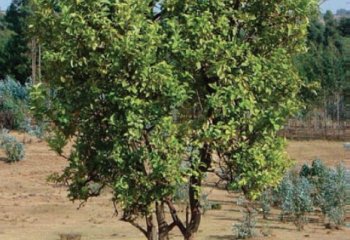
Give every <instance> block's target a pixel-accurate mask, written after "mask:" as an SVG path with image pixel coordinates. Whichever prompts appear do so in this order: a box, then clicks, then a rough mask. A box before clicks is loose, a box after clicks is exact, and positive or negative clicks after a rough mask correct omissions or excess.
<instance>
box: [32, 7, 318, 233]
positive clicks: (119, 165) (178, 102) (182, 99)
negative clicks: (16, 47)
mask: <svg viewBox="0 0 350 240" xmlns="http://www.w3.org/2000/svg"><path fill="white" fill-rule="evenodd" d="M34 4H35V5H34V8H35V9H34V11H35V14H34V16H33V19H32V26H31V29H32V31H33V32H34V33H35V34H36V36H38V39H39V42H40V44H42V47H43V50H44V51H43V57H44V59H43V62H44V63H45V65H44V66H43V80H44V83H43V84H41V85H38V86H35V87H34V88H33V91H32V93H31V97H32V109H33V110H34V111H35V115H36V116H38V117H39V118H40V119H44V120H48V121H49V122H50V124H51V125H52V126H53V127H54V129H55V131H52V133H51V134H52V135H53V136H52V139H56V140H55V141H54V144H51V145H52V146H54V149H55V150H56V151H57V152H59V153H62V148H63V147H64V145H65V143H67V142H68V140H73V141H74V147H73V149H72V152H71V154H70V156H69V163H70V164H69V166H68V167H67V168H66V170H65V172H64V174H63V175H64V178H65V179H66V180H69V183H70V188H69V189H70V194H69V196H70V198H71V199H73V200H75V199H81V200H87V199H88V198H89V197H91V196H95V194H91V192H90V191H89V187H88V186H89V184H91V183H99V184H101V186H109V187H111V188H112V189H113V194H114V201H115V202H117V203H119V204H120V205H121V207H122V208H123V210H124V212H125V213H126V214H135V215H136V216H139V215H143V216H146V217H147V216H150V212H151V211H152V209H153V208H154V204H155V203H156V202H162V203H164V202H165V203H168V204H169V201H170V200H171V201H173V199H174V196H175V193H176V191H177V186H179V185H181V184H189V188H188V191H189V192H188V198H189V202H190V204H191V205H192V207H191V210H192V217H193V218H194V220H193V221H190V223H189V226H188V228H187V229H186V230H183V229H182V232H186V231H187V232H186V233H185V235H186V234H187V235H190V234H191V232H188V231H196V229H198V225H197V226H196V225H193V224H199V223H198V221H199V219H200V218H199V217H198V213H199V208H200V203H199V199H200V197H199V196H200V188H201V185H202V181H203V179H204V176H205V173H206V172H207V171H208V170H209V169H210V168H211V167H213V168H214V169H215V170H216V166H214V165H215V163H214V161H213V158H212V156H213V155H214V153H217V154H218V156H219V157H220V160H219V163H220V166H221V170H220V172H221V174H220V177H221V178H222V179H223V180H225V181H226V183H227V185H228V186H229V187H230V188H231V189H238V190H242V191H243V192H244V193H245V194H246V195H247V196H249V197H250V198H256V197H257V196H258V195H259V194H260V192H261V191H262V190H263V189H265V187H266V186H269V185H276V184H277V183H278V181H279V180H280V179H281V177H282V176H283V172H284V171H285V169H286V168H287V167H288V166H289V164H288V160H287V157H286V155H285V154H284V150H283V148H284V141H283V140H281V139H280V138H278V136H277V132H278V130H280V129H281V127H282V126H283V124H284V122H285V120H286V119H287V118H288V117H289V116H290V115H291V114H293V113H294V112H296V110H297V109H298V107H299V102H298V101H297V99H296V97H297V95H298V92H299V89H300V83H301V82H300V79H299V77H298V75H297V74H296V71H295V69H294V67H293V62H292V56H294V55H295V54H296V53H299V52H302V51H304V50H305V47H304V37H305V35H306V30H307V29H306V27H307V21H308V18H307V16H308V15H309V12H310V11H311V10H313V8H314V5H315V1H309V0H283V1H280V2H278V3H276V2H274V1H262V0H253V1H244V2H242V3H240V1H238V2H237V3H236V4H233V3H232V1H226V0H220V1H182V0H181V1H180V0H165V1H159V2H158V1H139V0H137V1H136V0H126V1H112V0H107V1H105V0H97V1H68V0H62V1H55V0H36V1H34ZM276 13H278V14H276ZM50 90H53V91H54V94H51V92H50ZM47 103H49V104H47ZM184 163H186V164H184ZM169 199H170V200H169ZM169 205H171V204H169ZM127 219H133V218H130V217H129V218H127ZM177 224H178V223H177ZM178 225H179V226H181V225H180V224H178Z"/></svg>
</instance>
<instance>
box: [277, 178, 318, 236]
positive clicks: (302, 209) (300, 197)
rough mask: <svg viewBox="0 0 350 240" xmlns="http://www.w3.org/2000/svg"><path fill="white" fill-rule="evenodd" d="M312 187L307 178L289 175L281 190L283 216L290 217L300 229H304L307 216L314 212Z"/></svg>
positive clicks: (284, 180)
mask: <svg viewBox="0 0 350 240" xmlns="http://www.w3.org/2000/svg"><path fill="white" fill-rule="evenodd" d="M312 189H313V187H312V185H311V184H310V182H309V181H308V179H307V178H305V177H300V176H298V175H296V174H293V173H288V174H287V175H286V176H285V177H284V179H283V181H282V183H281V185H280V188H279V194H280V197H281V208H282V216H289V217H290V218H291V219H292V220H293V221H294V223H295V225H296V226H297V227H298V230H302V229H303V228H304V224H305V223H306V222H307V216H306V214H307V213H308V212H311V211H312V210H313V201H312V197H311V193H312Z"/></svg>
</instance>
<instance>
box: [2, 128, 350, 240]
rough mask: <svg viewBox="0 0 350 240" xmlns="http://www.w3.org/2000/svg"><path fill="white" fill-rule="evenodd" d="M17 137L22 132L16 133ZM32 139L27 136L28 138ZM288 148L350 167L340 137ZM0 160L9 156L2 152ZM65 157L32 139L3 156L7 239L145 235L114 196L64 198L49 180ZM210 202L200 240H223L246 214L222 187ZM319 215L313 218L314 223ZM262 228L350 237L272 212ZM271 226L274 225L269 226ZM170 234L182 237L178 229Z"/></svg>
mask: <svg viewBox="0 0 350 240" xmlns="http://www.w3.org/2000/svg"><path fill="white" fill-rule="evenodd" d="M16 137H17V138H18V139H23V135H18V134H16ZM27 140H28V138H27ZM288 152H289V154H290V156H291V157H292V158H294V159H296V160H297V162H298V163H303V162H304V161H308V162H311V161H312V160H313V159H315V158H316V157H319V158H321V159H323V160H324V161H325V162H326V163H327V164H328V165H334V164H336V163H338V162H340V161H342V160H343V159H345V164H346V165H347V167H350V152H347V151H345V150H344V148H343V143H341V142H325V141H308V142H293V141H291V142H289V145H288ZM0 158H1V159H4V158H5V155H4V154H3V153H1V155H0ZM65 164H66V162H65V160H63V159H61V158H59V157H57V156H56V155H55V154H54V153H53V152H51V151H49V150H48V147H47V145H46V144H45V143H43V142H38V141H37V140H33V141H31V142H30V143H27V144H26V159H25V160H24V161H21V162H19V163H16V164H7V163H5V162H3V161H0V179H1V181H0V209H1V210H0V239H4V240H60V239H65V237H66V236H69V235H71V236H74V235H76V234H78V235H79V234H81V235H82V238H81V239H82V240H112V239H113V240H117V239H118V240H119V239H120V240H127V239H129V240H134V239H143V236H142V235H141V234H140V233H139V232H138V231H137V230H135V229H134V228H133V227H131V226H130V225H129V224H127V223H123V222H121V221H118V218H117V217H115V216H114V213H113V207H112V203H111V202H110V201H109V199H110V196H109V194H108V193H104V194H103V196H102V197H100V198H97V199H93V200H91V201H89V203H88V204H87V205H86V206H85V207H83V208H81V209H80V210H77V208H78V206H79V203H71V202H70V201H69V200H67V198H66V191H65V189H64V188H63V187H58V186H54V185H52V184H49V183H47V182H46V178H47V176H48V175H49V174H51V173H53V172H56V171H60V170H62V169H63V168H64V166H65ZM206 191H207V192H209V193H210V194H209V199H210V200H211V201H215V202H220V203H221V204H222V209H221V210H211V211H207V212H206V214H205V216H204V219H203V222H202V225H201V229H200V231H199V234H198V237H197V239H199V240H202V239H214V240H215V239H216V240H225V239H233V238H232V224H233V223H236V222H238V221H239V219H240V218H241V216H242V214H241V213H240V211H239V208H238V207H235V206H234V205H233V204H232V203H234V199H235V196H232V195H229V194H227V193H226V192H225V191H222V190H218V189H209V188H207V189H206ZM314 220H317V217H313V218H312V219H311V222H314ZM257 226H258V231H260V232H262V233H266V232H271V233H272V235H271V236H270V237H266V238H262V237H261V238H259V239H283V240H296V239H315V240H316V239H317V240H322V239H337V240H345V239H349V234H350V230H348V229H346V228H344V229H342V230H338V231H330V230H326V229H325V228H324V227H323V226H322V225H321V224H320V223H317V221H315V223H310V224H308V225H307V227H306V230H305V231H303V232H298V231H296V228H295V226H294V225H293V224H290V223H281V222H279V221H278V212H277V211H273V214H272V216H271V217H270V220H268V221H265V222H264V221H263V220H259V222H258V224H257ZM268 229H270V230H268ZM172 239H182V238H181V235H180V233H177V232H176V231H175V232H174V234H173V235H172Z"/></svg>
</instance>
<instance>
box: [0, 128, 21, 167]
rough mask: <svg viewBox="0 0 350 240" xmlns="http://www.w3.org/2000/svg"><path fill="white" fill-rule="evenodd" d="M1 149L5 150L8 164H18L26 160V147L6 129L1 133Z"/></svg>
mask: <svg viewBox="0 0 350 240" xmlns="http://www.w3.org/2000/svg"><path fill="white" fill-rule="evenodd" d="M0 147H1V148H2V149H4V151H5V153H6V156H7V161H8V162H17V161H20V160H23V159H24V155H25V151H24V145H23V144H22V143H20V142H19V141H17V139H16V138H15V137H13V136H11V135H9V134H8V131H7V130H6V129H3V130H2V131H1V133H0Z"/></svg>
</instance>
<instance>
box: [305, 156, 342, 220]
mask: <svg viewBox="0 0 350 240" xmlns="http://www.w3.org/2000/svg"><path fill="white" fill-rule="evenodd" d="M300 176H303V177H306V178H307V179H308V180H309V182H310V183H311V184H312V185H313V193H312V198H313V202H314V206H315V207H318V208H320V209H321V211H322V213H323V215H324V217H325V220H326V222H325V224H326V226H335V227H340V226H341V225H343V224H344V218H345V205H346V199H347V192H346V169H345V168H344V166H343V165H341V164H340V165H338V166H337V167H336V168H335V169H334V168H329V167H327V166H325V165H324V164H323V162H322V161H321V160H315V161H313V163H312V165H311V167H309V166H307V165H304V166H303V167H302V169H301V171H300Z"/></svg>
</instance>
